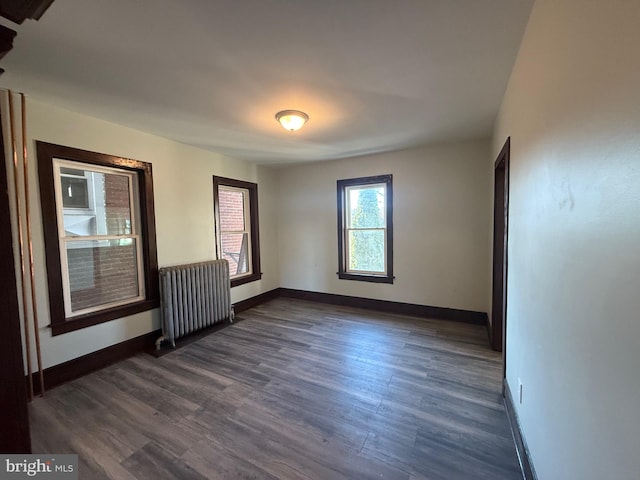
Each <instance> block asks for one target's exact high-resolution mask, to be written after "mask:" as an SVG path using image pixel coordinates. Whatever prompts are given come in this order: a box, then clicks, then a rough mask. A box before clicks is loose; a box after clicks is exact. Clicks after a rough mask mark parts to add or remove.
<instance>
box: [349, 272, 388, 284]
mask: <svg viewBox="0 0 640 480" xmlns="http://www.w3.org/2000/svg"><path fill="white" fill-rule="evenodd" d="M338 278H339V279H341V280H357V281H360V282H371V283H393V280H394V279H395V277H394V276H393V275H391V276H388V275H364V274H361V273H357V274H356V273H345V272H338Z"/></svg>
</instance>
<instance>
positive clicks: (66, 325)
mask: <svg viewBox="0 0 640 480" xmlns="http://www.w3.org/2000/svg"><path fill="white" fill-rule="evenodd" d="M36 150H37V157H38V177H39V182H40V199H41V208H42V224H43V229H44V240H45V242H44V243H45V245H44V246H45V255H46V265H47V278H48V284H49V308H50V314H51V324H50V327H51V331H52V334H53V335H54V336H55V335H60V334H62V333H67V332H71V331H74V330H78V329H81V328H85V327H90V326H92V325H97V324H99V323H103V322H107V321H109V320H114V319H116V318H122V317H126V316H129V315H133V314H135V313H139V312H144V311H146V310H151V309H153V308H157V307H158V306H159V305H160V294H159V288H158V257H157V252H156V224H155V210H154V203H153V174H152V171H151V164H150V163H147V162H141V161H138V160H131V159H128V158H121V157H115V156H113V155H107V154H104V153H96V152H89V151H86V150H80V149H77V148H72V147H65V146H62V145H55V144H53V143H47V142H41V141H36ZM55 158H59V159H64V160H72V161H77V162H83V163H89V164H93V165H100V166H107V167H115V168H120V169H123V170H129V171H131V172H134V173H136V177H137V179H138V191H139V195H140V204H139V205H140V223H141V225H140V233H141V235H142V239H143V241H142V265H143V269H144V281H145V299H144V300H141V301H138V302H135V303H130V304H127V305H123V306H118V307H113V308H107V309H104V310H100V311H98V312H93V313H88V314H85V315H80V316H77V317H73V318H71V319H66V318H65V310H64V293H63V286H62V283H63V282H62V269H61V264H60V246H59V240H58V219H57V215H56V199H55V185H54V181H55V178H54V172H53V160H54V159H55Z"/></svg>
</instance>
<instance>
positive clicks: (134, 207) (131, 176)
mask: <svg viewBox="0 0 640 480" xmlns="http://www.w3.org/2000/svg"><path fill="white" fill-rule="evenodd" d="M64 167H66V168H73V169H76V170H84V171H89V172H96V173H106V174H116V175H121V176H124V177H126V178H127V180H128V184H129V209H130V212H131V215H130V216H131V233H130V234H122V235H67V234H66V231H65V228H64V215H65V210H68V209H66V208H64V207H63V205H62V203H63V202H62V184H61V181H60V177H61V176H63V175H65V174H62V173H61V172H60V169H61V168H64ZM53 175H54V189H55V199H56V214H57V220H58V240H59V250H60V267H61V273H62V290H63V297H64V310H65V317H66V318H73V317H78V316H81V315H85V314H88V313H94V312H98V311H101V310H105V309H108V308H112V307H119V306H122V305H128V304H130V303H136V302H139V301H141V300H144V299H145V278H144V266H143V259H142V238H141V234H140V230H139V224H140V208H139V205H138V198H139V195H138V184H137V182H136V174H135V173H134V172H131V171H128V170H123V169H119V168H112V167H104V166H99V165H93V164H88V163H83V162H77V161H70V160H64V159H60V158H54V159H53ZM89 184H90V185H89V188H90V189H93V187H94V185H93V181H90V182H89ZM95 197H96V195H95V193H93V192H90V193H89V201H90V202H95V200H94V199H95ZM89 207H90V208H89V210H90V211H94V212H95V211H96V208H95V205H92V204H91V203H90V205H89ZM128 239H130V240H132V241H133V242H134V245H135V246H136V249H135V250H136V267H137V274H138V295H137V296H136V297H131V298H127V299H124V300H121V301H116V302H109V303H104V304H100V305H96V306H94V307H90V308H84V309H81V310H76V311H72V310H71V286H70V279H69V262H68V258H67V245H70V246H71V245H73V244H76V245H81V243H80V242H91V241H97V242H103V243H104V244H105V245H108V241H110V240H119V241H120V242H122V241H127V240H128Z"/></svg>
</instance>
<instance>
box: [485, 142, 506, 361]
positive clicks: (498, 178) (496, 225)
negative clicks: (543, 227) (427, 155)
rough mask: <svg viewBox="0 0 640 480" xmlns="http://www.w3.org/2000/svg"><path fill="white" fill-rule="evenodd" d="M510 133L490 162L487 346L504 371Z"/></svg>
mask: <svg viewBox="0 0 640 480" xmlns="http://www.w3.org/2000/svg"><path fill="white" fill-rule="evenodd" d="M510 150H511V137H509V138H507V141H506V142H505V144H504V146H503V147H502V150H500V153H499V154H498V158H496V161H495V164H494V184H493V282H492V309H491V328H490V329H489V333H490V340H491V348H493V349H494V350H496V351H498V352H502V357H503V364H504V369H505V371H506V358H507V357H506V342H505V337H506V328H507V265H508V258H507V240H508V230H509V228H508V227H509V157H510Z"/></svg>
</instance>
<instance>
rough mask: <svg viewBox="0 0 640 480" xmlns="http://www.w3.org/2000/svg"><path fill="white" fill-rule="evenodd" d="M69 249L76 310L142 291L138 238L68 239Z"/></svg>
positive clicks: (73, 303)
mask: <svg viewBox="0 0 640 480" xmlns="http://www.w3.org/2000/svg"><path fill="white" fill-rule="evenodd" d="M66 251H67V265H68V268H69V287H70V290H71V311H72V312H77V311H78V310H83V309H86V308H91V307H96V306H99V305H105V304H109V303H114V302H122V301H123V300H127V299H132V298H136V297H138V296H139V295H140V286H139V285H138V262H137V259H136V241H135V239H133V238H123V239H119V240H93V241H82V242H67V244H66Z"/></svg>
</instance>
